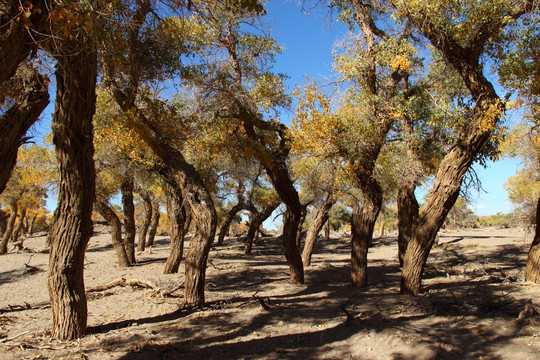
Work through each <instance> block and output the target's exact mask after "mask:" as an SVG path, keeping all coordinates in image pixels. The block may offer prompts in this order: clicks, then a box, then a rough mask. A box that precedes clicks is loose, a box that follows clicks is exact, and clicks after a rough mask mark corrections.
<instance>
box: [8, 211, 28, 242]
mask: <svg viewBox="0 0 540 360" xmlns="http://www.w3.org/2000/svg"><path fill="white" fill-rule="evenodd" d="M26 210H27V209H26V208H25V207H23V208H22V209H21V213H20V214H19V220H17V224H16V225H15V228H14V229H13V234H12V236H11V241H12V242H17V240H19V235H20V233H21V230H22V228H23V225H24V219H25V217H26Z"/></svg>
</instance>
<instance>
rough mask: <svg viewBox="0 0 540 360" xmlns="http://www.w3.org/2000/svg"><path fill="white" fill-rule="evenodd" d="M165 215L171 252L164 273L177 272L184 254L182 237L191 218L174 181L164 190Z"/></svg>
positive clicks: (180, 191)
mask: <svg viewBox="0 0 540 360" xmlns="http://www.w3.org/2000/svg"><path fill="white" fill-rule="evenodd" d="M166 195H167V216H168V217H169V235H170V237H171V252H170V254H169V257H168V258H167V262H165V269H164V270H163V273H164V274H173V273H177V272H178V267H179V266H180V263H181V262H182V257H183V255H184V238H185V236H186V233H187V231H188V229H189V225H190V223H191V219H190V218H187V216H186V210H185V208H184V204H183V199H182V190H181V189H180V188H179V187H178V186H177V185H176V183H174V182H173V183H170V184H169V187H168V189H167V192H166Z"/></svg>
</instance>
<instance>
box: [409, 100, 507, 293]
mask: <svg viewBox="0 0 540 360" xmlns="http://www.w3.org/2000/svg"><path fill="white" fill-rule="evenodd" d="M488 103H491V104H493V107H494V108H495V109H497V108H498V106H502V104H501V103H500V102H499V101H498V99H497V100H494V101H491V102H490V101H488ZM487 108H490V106H486V105H485V104H481V105H477V106H476V107H475V112H476V114H474V115H473V116H476V121H474V120H473V121H472V123H476V124H481V123H482V122H481V120H480V121H479V120H478V117H480V118H482V117H483V115H482V113H483V110H481V109H487ZM499 109H500V108H499ZM501 112H502V110H501ZM489 116H492V115H489ZM467 135H468V136H469V139H468V140H469V141H468V144H465V143H464V142H463V137H465V136H467ZM489 136H490V132H488V131H484V132H481V131H480V130H476V132H475V133H474V134H471V135H469V134H466V135H461V138H458V140H457V141H456V144H454V146H452V148H451V149H450V151H449V152H448V153H447V155H446V156H445V157H444V159H443V161H442V163H441V166H440V168H439V171H438V173H437V176H436V177H435V184H434V186H433V190H432V191H431V194H430V197H429V199H428V200H427V202H426V204H425V206H424V209H423V210H422V212H421V213H420V214H419V216H418V218H417V220H416V221H415V222H414V224H413V226H412V236H411V238H410V241H409V244H408V246H407V251H406V253H405V257H404V259H403V268H402V272H401V293H402V294H406V295H418V294H420V292H421V282H422V275H423V273H424V267H425V265H426V261H427V258H428V255H429V253H430V251H431V248H432V247H433V243H434V242H435V237H436V236H437V232H438V231H439V229H440V228H441V226H442V225H443V224H444V220H445V219H446V216H447V215H448V213H449V212H450V210H451V209H452V207H453V206H454V204H455V202H456V200H457V198H458V196H459V191H460V187H461V181H462V180H463V177H464V176H465V173H466V172H467V169H468V168H469V167H470V165H471V164H472V162H473V161H474V159H475V158H476V154H478V153H479V152H480V151H481V149H482V148H483V146H484V145H485V143H486V142H487V140H488V139H489Z"/></svg>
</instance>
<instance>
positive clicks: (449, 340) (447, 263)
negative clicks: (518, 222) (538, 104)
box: [0, 229, 540, 360]
mask: <svg viewBox="0 0 540 360" xmlns="http://www.w3.org/2000/svg"><path fill="white" fill-rule="evenodd" d="M531 237H532V235H531V234H526V233H525V232H523V231H519V230H516V229H488V230H474V231H462V232H446V233H442V234H441V236H440V240H439V245H438V246H436V247H434V249H433V251H432V253H431V255H430V259H429V262H428V266H427V269H426V273H425V279H424V282H423V284H424V289H425V294H424V295H423V296H420V297H417V298H410V297H405V296H401V295H399V267H398V263H397V259H396V258H397V256H396V254H397V244H396V237H395V236H389V237H384V238H381V239H375V240H374V241H373V246H372V248H371V249H370V252H369V260H370V267H369V282H370V285H369V287H367V288H365V289H355V288H352V287H351V286H350V284H349V278H350V277H349V271H350V270H349V266H348V263H349V257H350V255H349V254H350V245H349V240H348V239H347V238H346V237H333V238H331V239H329V240H325V239H320V240H319V242H318V244H317V247H316V250H315V251H316V254H315V255H314V257H313V265H312V266H310V267H309V268H308V269H307V270H306V282H305V284H304V285H301V286H298V285H292V284H290V283H289V282H288V267H287V265H286V263H285V258H284V256H283V255H282V254H281V251H280V244H279V240H277V239H275V238H263V239H260V240H259V241H258V243H257V244H256V245H255V247H254V252H253V255H251V256H247V255H244V254H243V253H242V243H241V242H240V241H238V240H237V239H228V240H227V241H226V243H225V246H222V247H213V249H212V251H211V253H210V262H209V264H208V271H207V286H206V289H207V291H206V299H207V302H208V303H207V305H206V306H204V307H203V308H200V309H186V308H184V307H183V304H182V295H183V293H182V292H183V288H182V287H181V286H179V285H181V284H182V283H183V270H184V269H183V265H182V266H181V268H180V273H179V274H172V275H164V274H162V272H163V266H164V262H165V259H166V257H167V255H168V251H169V243H168V238H167V237H158V238H157V243H156V245H155V246H154V247H153V248H152V249H149V250H147V251H145V252H143V253H140V254H138V261H139V263H138V264H137V266H134V267H131V268H128V269H121V268H119V267H118V266H117V265H116V261H115V255H114V251H113V249H112V246H111V245H110V235H108V234H107V233H106V232H102V233H97V234H96V236H94V237H93V238H92V239H91V240H90V244H89V247H88V251H87V254H86V268H85V283H86V287H87V288H91V287H95V286H97V285H102V284H105V283H108V282H110V281H112V280H118V279H122V278H124V279H127V280H134V279H136V280H140V281H143V282H146V283H147V284H152V285H153V286H154V287H155V288H154V289H149V288H141V287H133V286H125V287H114V288H112V289H109V290H106V291H102V292H90V293H89V300H88V312H89V315H88V326H89V328H88V335H87V336H85V337H84V338H83V339H80V340H77V341H70V342H60V341H54V340H51V338H50V327H51V319H50V318H51V314H50V307H49V299H48V292H47V272H46V270H47V261H48V255H47V254H40V253H29V252H25V253H14V252H10V253H9V254H8V255H5V256H2V257H1V258H0V309H1V310H0V359H516V360H517V359H540V316H539V314H538V310H539V309H540V303H539V301H540V296H539V295H540V285H535V284H531V283H527V282H524V280H523V278H524V270H525V264H526V254H527V250H528V248H529V245H530V241H531ZM44 242H45V238H44V237H33V238H30V239H28V240H27V241H26V243H25V246H26V247H27V248H30V249H42V248H43V247H44ZM175 288H176V290H175ZM171 290H174V291H173V292H172V293H171V294H170V295H169V296H164V293H165V292H167V291H171Z"/></svg>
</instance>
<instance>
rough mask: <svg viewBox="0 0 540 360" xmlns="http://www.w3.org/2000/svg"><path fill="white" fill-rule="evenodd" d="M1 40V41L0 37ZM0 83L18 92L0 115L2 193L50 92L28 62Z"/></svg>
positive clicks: (0, 176) (9, 56)
mask: <svg viewBox="0 0 540 360" xmlns="http://www.w3.org/2000/svg"><path fill="white" fill-rule="evenodd" d="M0 18H1V19H0V21H1V22H2V23H3V20H4V18H3V17H1V16H0ZM0 31H1V28H0ZM0 38H1V37H0ZM0 43H2V41H1V40H0ZM0 49H1V50H0V52H3V51H4V49H5V48H3V47H1V48H0ZM12 55H13V54H9V55H6V56H0V59H2V60H0V62H3V60H4V59H5V58H11V57H12ZM0 69H2V66H0ZM2 70H4V69H2ZM2 70H0V72H1V71H2ZM0 85H1V86H2V87H4V86H7V87H13V88H15V89H17V93H18V96H17V97H16V98H15V99H14V100H15V102H14V104H13V105H12V106H11V107H10V108H9V109H8V110H7V111H6V112H4V113H3V114H2V115H1V116H0V159H2V161H1V162H0V194H1V193H2V192H3V191H4V189H5V188H6V184H7V182H8V180H9V178H10V176H11V171H12V170H13V167H14V166H15V163H16V162H17V151H18V149H19V146H20V145H21V144H22V143H24V142H25V139H24V136H25V135H26V132H27V131H28V129H29V128H30V127H31V126H32V125H33V124H34V123H35V122H36V121H37V119H38V118H39V116H40V115H41V113H42V112H43V110H44V109H45V107H47V104H48V103H49V93H48V89H47V85H46V81H45V78H44V77H43V76H41V75H40V74H39V72H38V71H37V70H36V69H34V68H32V67H31V66H30V65H27V64H21V66H20V67H19V69H18V71H17V74H16V76H14V77H13V78H12V79H11V80H10V81H9V84H6V83H4V84H1V83H0Z"/></svg>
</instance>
